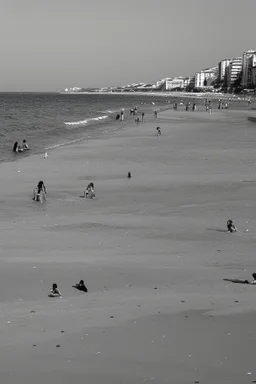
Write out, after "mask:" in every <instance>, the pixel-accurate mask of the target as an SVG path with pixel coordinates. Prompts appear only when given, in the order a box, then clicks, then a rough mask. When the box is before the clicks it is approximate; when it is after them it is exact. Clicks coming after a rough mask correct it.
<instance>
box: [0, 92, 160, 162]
mask: <svg viewBox="0 0 256 384" xmlns="http://www.w3.org/2000/svg"><path fill="white" fill-rule="evenodd" d="M152 101H154V102H155V106H156V107H157V105H160V103H161V104H163V103H164V102H165V99H164V98H163V97H155V96H153V97H152V96H136V95H99V94H93V95H91V94H90V95H86V94H84V95H82V94H81V95H77V94H76V95H69V94H44V93H0V161H12V160H15V159H20V158H21V157H22V156H24V154H23V153H22V154H13V153H12V147H13V144H14V142H15V141H18V142H19V143H20V142H22V140H23V139H26V140H27V143H28V144H29V146H30V148H31V150H30V151H29V152H27V153H26V155H31V154H35V153H40V152H44V151H45V150H46V149H47V150H48V151H49V150H50V149H52V148H54V147H58V146H61V145H67V144H69V143H71V142H73V141H79V140H83V139H88V138H90V137H93V136H94V135H96V134H100V133H101V132H102V131H104V130H106V129H112V128H113V129H116V128H117V126H118V125H120V122H117V121H116V120H115V117H116V114H117V113H120V111H121V109H122V108H124V109H125V110H127V112H126V113H128V110H129V109H130V108H132V107H134V106H136V105H137V106H138V109H139V110H141V111H143V108H146V107H147V106H151V107H152V108H153V106H152V105H151V102H152ZM142 103H143V104H142Z"/></svg>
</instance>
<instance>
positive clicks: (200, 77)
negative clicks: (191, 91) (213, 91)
mask: <svg viewBox="0 0 256 384" xmlns="http://www.w3.org/2000/svg"><path fill="white" fill-rule="evenodd" d="M217 76H218V67H212V68H207V69H204V70H202V71H200V72H197V73H196V74H195V88H207V87H210V86H211V84H212V82H213V81H214V80H216V79H217Z"/></svg>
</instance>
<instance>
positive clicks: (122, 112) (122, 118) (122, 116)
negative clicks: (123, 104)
mask: <svg viewBox="0 0 256 384" xmlns="http://www.w3.org/2000/svg"><path fill="white" fill-rule="evenodd" d="M121 121H124V111H123V110H122V111H121Z"/></svg>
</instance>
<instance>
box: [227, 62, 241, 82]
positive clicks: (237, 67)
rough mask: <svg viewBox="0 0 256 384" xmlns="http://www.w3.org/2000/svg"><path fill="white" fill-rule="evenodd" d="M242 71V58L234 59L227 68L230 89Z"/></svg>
mask: <svg viewBox="0 0 256 384" xmlns="http://www.w3.org/2000/svg"><path fill="white" fill-rule="evenodd" d="M241 71H242V57H236V58H235V59H232V60H231V62H230V64H229V66H228V67H227V87H228V88H230V87H232V86H233V85H234V82H235V81H236V80H237V78H238V77H239V76H240V74H241Z"/></svg>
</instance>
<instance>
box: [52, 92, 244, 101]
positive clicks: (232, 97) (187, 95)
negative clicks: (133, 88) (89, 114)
mask: <svg viewBox="0 0 256 384" xmlns="http://www.w3.org/2000/svg"><path fill="white" fill-rule="evenodd" d="M59 94H61V95H65V94H66V95H79V94H80V95H119V96H121V95H124V96H150V97H154V96H155V97H168V96H169V97H174V98H181V99H182V98H184V99H185V98H191V99H193V98H195V99H205V98H212V99H228V100H235V101H247V100H248V98H251V97H250V95H248V96H247V97H246V95H242V97H240V96H239V95H232V94H227V93H213V92H195V93H194V92H193V93H192V92H97V91H96V92H87V91H85V92H69V91H68V92H65V91H60V92H59Z"/></svg>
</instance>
